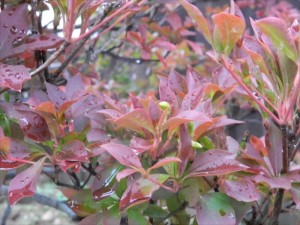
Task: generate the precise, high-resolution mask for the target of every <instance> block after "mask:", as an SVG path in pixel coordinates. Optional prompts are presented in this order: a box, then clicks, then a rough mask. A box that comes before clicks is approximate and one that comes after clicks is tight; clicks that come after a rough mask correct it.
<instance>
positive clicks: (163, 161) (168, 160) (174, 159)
mask: <svg viewBox="0 0 300 225" xmlns="http://www.w3.org/2000/svg"><path fill="white" fill-rule="evenodd" d="M174 162H181V160H180V159H179V158H177V157H172V156H170V157H166V158H164V159H161V160H159V161H158V162H157V163H155V164H154V165H153V166H151V167H150V168H149V169H148V171H149V172H150V171H151V170H153V169H157V168H159V167H162V166H165V165H167V164H170V163H174Z"/></svg>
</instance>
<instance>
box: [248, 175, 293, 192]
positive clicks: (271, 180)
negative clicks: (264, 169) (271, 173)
mask: <svg viewBox="0 0 300 225" xmlns="http://www.w3.org/2000/svg"><path fill="white" fill-rule="evenodd" d="M254 180H255V182H256V183H265V184H267V185H268V186H269V187H270V188H272V189H273V188H283V189H290V188H291V179H290V178H289V177H266V176H262V175H257V176H255V178H254Z"/></svg>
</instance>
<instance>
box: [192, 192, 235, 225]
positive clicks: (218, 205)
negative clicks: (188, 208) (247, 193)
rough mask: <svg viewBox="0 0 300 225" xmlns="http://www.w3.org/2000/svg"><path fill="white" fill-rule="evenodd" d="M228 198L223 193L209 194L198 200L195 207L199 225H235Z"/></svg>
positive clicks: (232, 210) (233, 212)
mask: <svg viewBox="0 0 300 225" xmlns="http://www.w3.org/2000/svg"><path fill="white" fill-rule="evenodd" d="M229 200H230V199H229V198H228V196H226V195H225V194H223V193H217V192H215V193H210V194H206V195H204V196H202V197H201V198H200V203H199V205H198V206H196V219H197V222H198V224H199V225H208V224H226V225H235V224H236V216H235V211H234V209H233V207H232V206H231V205H230V203H229Z"/></svg>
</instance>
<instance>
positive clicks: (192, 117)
mask: <svg viewBox="0 0 300 225" xmlns="http://www.w3.org/2000/svg"><path fill="white" fill-rule="evenodd" d="M190 121H197V122H200V123H205V122H210V121H211V119H210V118H209V117H208V116H207V115H206V114H204V113H202V112H197V111H195V110H186V111H183V112H180V113H178V114H177V115H176V116H174V117H171V118H170V119H168V121H167V122H166V123H165V124H164V129H170V130H174V129H175V128H177V127H178V126H179V125H181V124H183V123H187V122H190Z"/></svg>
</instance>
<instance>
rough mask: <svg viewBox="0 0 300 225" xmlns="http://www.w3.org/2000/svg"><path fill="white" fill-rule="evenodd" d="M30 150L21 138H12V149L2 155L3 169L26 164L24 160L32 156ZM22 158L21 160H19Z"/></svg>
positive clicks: (0, 160) (1, 164)
mask: <svg viewBox="0 0 300 225" xmlns="http://www.w3.org/2000/svg"><path fill="white" fill-rule="evenodd" d="M30 153H31V152H30V151H29V148H28V146H27V145H26V144H25V143H24V142H22V141H21V140H15V139H12V138H10V149H9V152H8V153H7V155H6V157H5V156H0V168H1V169H2V170H3V169H4V170H6V169H14V168H17V167H19V166H21V165H23V164H24V162H22V160H28V159H29V158H30ZM18 159H20V161H17V160H18Z"/></svg>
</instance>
